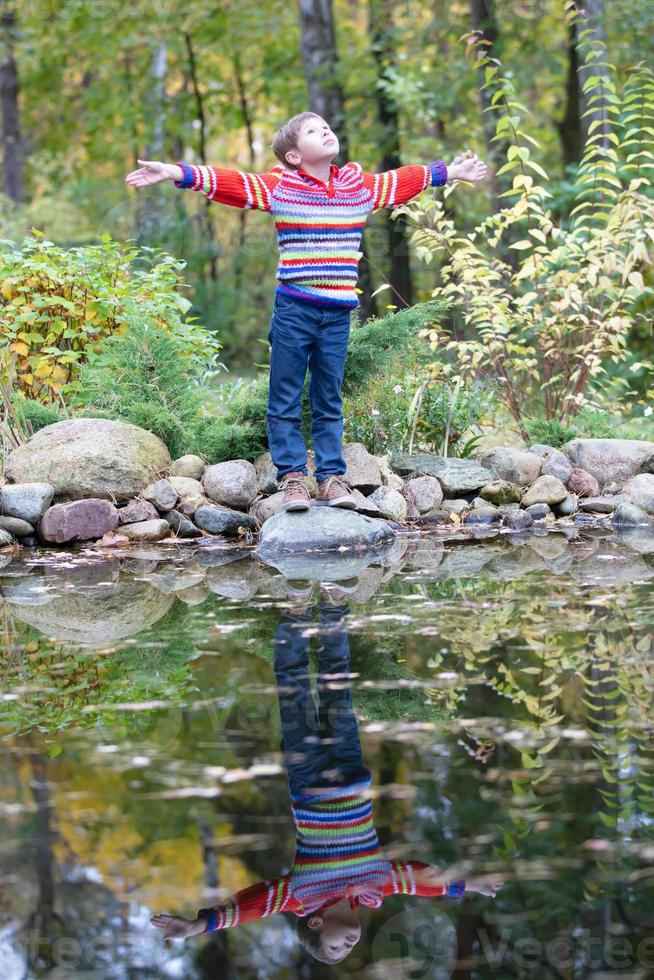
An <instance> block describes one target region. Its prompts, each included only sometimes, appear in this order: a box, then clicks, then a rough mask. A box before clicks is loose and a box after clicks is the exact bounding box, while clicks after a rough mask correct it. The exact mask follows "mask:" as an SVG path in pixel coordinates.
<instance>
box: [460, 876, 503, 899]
mask: <svg viewBox="0 0 654 980" xmlns="http://www.w3.org/2000/svg"><path fill="white" fill-rule="evenodd" d="M503 884H504V878H502V877H501V875H480V876H479V878H467V879H466V891H467V892H477V893H478V894H479V895H489V896H490V897H491V898H495V893H496V892H498V891H499V890H500V888H501V887H502V885H503Z"/></svg>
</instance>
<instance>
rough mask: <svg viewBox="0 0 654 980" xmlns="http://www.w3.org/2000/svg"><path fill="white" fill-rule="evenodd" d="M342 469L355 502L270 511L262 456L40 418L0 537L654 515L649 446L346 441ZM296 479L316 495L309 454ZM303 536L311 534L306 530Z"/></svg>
mask: <svg viewBox="0 0 654 980" xmlns="http://www.w3.org/2000/svg"><path fill="white" fill-rule="evenodd" d="M344 457H345V460H346V462H347V471H346V473H345V474H344V476H343V480H344V482H345V483H347V484H348V485H349V487H350V488H351V491H352V494H353V496H354V498H355V500H356V511H354V512H353V511H346V510H340V509H339V508H334V507H327V506H320V505H317V504H315V505H314V506H312V507H311V508H310V509H309V511H301V512H297V513H286V512H283V511H282V498H283V493H282V492H281V491H279V490H278V488H277V479H276V469H275V467H274V465H273V463H272V460H271V457H270V454H269V453H264V454H263V455H261V456H260V457H259V458H258V459H256V460H254V462H251V461H249V460H246V459H233V460H228V461H225V462H221V463H216V464H213V465H207V464H206V462H205V461H203V460H202V459H201V458H200V457H199V456H196V455H185V456H182V457H180V458H179V459H175V460H172V459H171V458H170V455H169V453H168V450H167V448H166V446H165V445H164V443H163V442H162V441H161V440H160V439H159V438H158V437H157V436H155V435H153V434H152V433H151V432H148V431H146V430H145V429H141V428H139V427H138V426H134V425H130V424H128V423H124V422H116V421H112V420H109V419H89V418H85V419H70V420H68V421H65V422H57V423H55V424H53V425H49V426H46V427H45V428H43V429H41V430H40V431H39V432H37V433H36V434H35V435H34V436H33V437H32V438H31V439H30V440H29V441H28V442H26V443H25V444H24V445H22V446H19V447H18V448H17V449H15V450H14V451H13V452H11V453H10V454H9V456H8V458H7V461H6V466H5V472H4V475H3V476H2V478H0V548H1V547H12V546H13V547H15V546H16V544H18V545H22V546H24V547H35V546H39V545H41V546H49V545H68V544H70V543H73V542H78V541H87V542H88V541H93V542H98V543H99V545H101V546H110V545H119V544H127V543H129V542H140V541H184V540H188V541H192V540H194V539H201V538H206V537H221V538H228V539H235V538H241V539H245V540H246V541H248V542H249V541H251V540H252V539H253V537H254V536H255V535H258V537H259V541H260V543H261V542H265V541H266V539H267V538H270V539H271V540H272V539H273V538H275V540H276V541H277V543H278V544H279V542H280V540H282V541H283V540H284V539H285V538H286V539H288V540H294V541H295V542H296V543H297V542H301V541H304V542H305V545H306V544H307V541H308V540H309V538H310V540H311V541H312V542H313V544H314V545H315V543H316V541H318V542H319V541H320V537H321V535H322V536H323V537H324V536H328V538H329V545H330V547H338V544H339V535H340V536H341V537H342V539H343V540H344V541H346V542H349V543H350V544H351V543H352V542H353V541H355V542H356V543H357V544H358V543H359V542H361V543H366V542H368V543H369V542H370V541H373V540H381V539H383V538H387V537H388V535H389V531H391V529H393V530H397V529H402V528H403V527H406V526H412V527H414V528H415V527H419V528H422V527H437V526H439V525H445V526H449V527H452V526H453V525H457V526H466V525H491V526H493V525H499V526H502V527H505V528H507V529H509V530H516V531H517V530H524V529H527V528H529V527H531V526H532V525H533V524H534V522H542V521H544V522H548V523H553V522H556V521H562V520H565V521H568V522H569V521H570V520H571V519H572V520H574V521H577V522H582V523H583V522H589V521H600V522H609V523H611V524H612V525H613V526H615V527H621V526H640V525H652V526H654V520H653V515H654V443H651V442H644V441H635V440H620V439H573V440H572V441H571V442H569V443H568V444H567V445H566V446H564V447H563V450H562V451H561V450H558V449H555V448H553V447H551V446H547V445H533V446H531V447H529V448H523V449H521V448H516V447H513V446H499V447H495V448H493V449H490V450H487V451H485V452H481V453H480V454H479V455H478V456H477V457H476V458H474V459H457V458H444V457H442V456H437V455H435V454H432V453H414V454H411V455H408V454H402V455H396V456H391V457H386V456H383V457H382V456H373V455H371V454H370V453H369V452H368V451H367V449H366V448H365V446H363V445H362V444H361V443H349V444H347V445H346V446H345V447H344ZM308 469H309V475H308V484H309V488H310V491H311V493H312V495H314V496H315V491H316V482H315V479H314V476H313V466H312V463H311V461H310V462H309V465H308ZM307 535H309V538H307Z"/></svg>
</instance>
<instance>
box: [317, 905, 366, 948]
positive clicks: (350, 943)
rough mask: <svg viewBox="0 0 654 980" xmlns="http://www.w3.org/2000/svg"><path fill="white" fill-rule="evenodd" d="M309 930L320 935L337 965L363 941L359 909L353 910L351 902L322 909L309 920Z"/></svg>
mask: <svg viewBox="0 0 654 980" xmlns="http://www.w3.org/2000/svg"><path fill="white" fill-rule="evenodd" d="M309 928H310V929H314V930H315V931H316V932H319V933H320V944H321V946H322V948H323V951H324V952H325V953H327V955H328V956H329V957H330V959H331V960H333V961H334V962H335V963H338V962H340V960H344V959H345V957H346V956H348V955H349V954H350V953H351V952H352V949H353V947H354V946H356V944H357V943H358V942H359V940H360V939H361V924H360V922H359V909H358V908H351V907H350V903H349V900H348V899H347V898H346V899H343V900H342V901H340V902H337V903H336V904H335V905H331V906H329V907H328V908H325V909H321V910H320V912H317V913H316V914H315V915H313V916H312V917H311V918H310V919H309Z"/></svg>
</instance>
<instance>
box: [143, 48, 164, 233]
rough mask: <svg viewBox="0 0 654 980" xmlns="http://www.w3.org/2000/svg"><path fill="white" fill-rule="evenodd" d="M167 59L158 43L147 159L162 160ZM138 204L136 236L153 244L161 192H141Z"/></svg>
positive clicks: (153, 74)
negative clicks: (150, 134) (151, 123)
mask: <svg viewBox="0 0 654 980" xmlns="http://www.w3.org/2000/svg"><path fill="white" fill-rule="evenodd" d="M167 63H168V49H167V47H166V45H165V43H163V42H162V43H160V44H158V45H157V46H156V47H155V49H154V50H153V53H152V65H151V70H150V91H151V97H150V100H149V102H150V105H149V115H150V119H151V120H153V125H152V136H151V139H150V142H149V143H148V144H147V146H146V148H145V151H144V152H145V159H146V160H161V159H162V158H163V156H164V131H165V112H166V101H165V100H166V70H167ZM137 205H138V207H137V217H136V222H137V225H136V240H137V243H138V244H145V245H150V244H151V242H152V240H153V238H154V237H155V233H156V232H157V231H159V229H160V222H161V196H160V193H159V192H155V193H146V194H143V195H139V197H138V198H137Z"/></svg>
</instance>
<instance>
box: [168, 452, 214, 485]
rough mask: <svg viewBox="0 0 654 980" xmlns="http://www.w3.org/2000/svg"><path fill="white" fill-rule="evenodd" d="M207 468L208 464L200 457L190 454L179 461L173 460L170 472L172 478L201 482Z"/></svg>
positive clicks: (181, 457)
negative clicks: (177, 477)
mask: <svg viewBox="0 0 654 980" xmlns="http://www.w3.org/2000/svg"><path fill="white" fill-rule="evenodd" d="M206 466H207V464H206V463H205V462H204V460H202V459H200V457H199V456H195V455H193V454H192V453H189V454H188V455H186V456H180V457H179V459H175V460H173V462H172V463H171V464H170V472H171V474H172V476H179V477H182V478H188V479H190V480H201V479H202V474H203V473H204V471H205V469H206Z"/></svg>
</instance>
